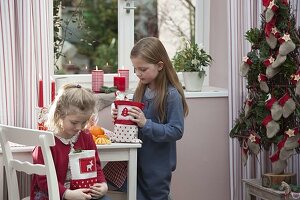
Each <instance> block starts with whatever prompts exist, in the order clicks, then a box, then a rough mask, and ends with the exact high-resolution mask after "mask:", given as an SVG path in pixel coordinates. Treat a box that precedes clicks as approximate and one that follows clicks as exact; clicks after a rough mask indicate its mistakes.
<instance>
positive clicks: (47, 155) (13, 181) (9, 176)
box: [0, 124, 60, 200]
mask: <svg viewBox="0 0 300 200" xmlns="http://www.w3.org/2000/svg"><path fill="white" fill-rule="evenodd" d="M0 142H1V148H2V152H3V163H4V166H5V171H6V180H7V187H8V196H9V199H10V200H20V194H19V193H18V192H17V191H18V188H17V186H18V180H17V174H16V171H20V172H24V173H26V174H38V175H46V177H47V184H48V194H49V199H50V200H58V199H60V198H59V190H58V182H57V176H56V171H55V168H54V163H53V158H52V154H51V151H50V146H54V145H55V140H54V136H53V133H51V132H47V131H39V130H33V129H27V128H18V127H12V126H6V125H1V124H0ZM10 142H13V143H17V144H22V145H26V146H40V147H41V149H42V153H43V157H44V162H45V165H40V164H32V163H29V162H27V161H26V162H23V161H20V160H17V159H14V157H13V154H12V151H11V146H10V145H11V143H10ZM0 167H2V166H0ZM1 198H2V197H1ZM25 199H29V197H26V198H25Z"/></svg>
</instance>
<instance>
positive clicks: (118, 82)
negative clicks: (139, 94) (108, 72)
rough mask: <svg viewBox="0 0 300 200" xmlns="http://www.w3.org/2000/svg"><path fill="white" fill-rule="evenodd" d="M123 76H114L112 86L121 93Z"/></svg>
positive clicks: (123, 82)
mask: <svg viewBox="0 0 300 200" xmlns="http://www.w3.org/2000/svg"><path fill="white" fill-rule="evenodd" d="M125 80H126V79H125V76H115V77H114V86H115V87H116V88H117V89H118V90H119V91H121V92H125Z"/></svg>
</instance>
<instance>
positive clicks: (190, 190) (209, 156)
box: [172, 97, 230, 200]
mask: <svg viewBox="0 0 300 200" xmlns="http://www.w3.org/2000/svg"><path fill="white" fill-rule="evenodd" d="M188 104H189V107H190V114H189V116H188V117H187V118H186V121H185V132H184V136H183V138H182V139H181V140H180V141H179V142H178V143H177V156H178V158H177V161H178V163H177V169H176V171H175V172H174V174H173V179H172V181H173V182H172V195H173V198H174V200H182V199H205V200H216V199H222V200H229V199H230V188H229V186H230V184H229V149H228V148H229V147H228V141H229V137H228V106H227V105H228V98H227V97H226V98H195V99H188Z"/></svg>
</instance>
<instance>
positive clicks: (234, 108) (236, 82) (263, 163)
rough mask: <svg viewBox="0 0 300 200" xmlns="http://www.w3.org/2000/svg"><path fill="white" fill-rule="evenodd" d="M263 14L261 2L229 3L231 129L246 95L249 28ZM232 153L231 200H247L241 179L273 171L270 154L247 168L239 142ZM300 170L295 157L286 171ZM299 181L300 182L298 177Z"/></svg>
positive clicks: (296, 7)
mask: <svg viewBox="0 0 300 200" xmlns="http://www.w3.org/2000/svg"><path fill="white" fill-rule="evenodd" d="M290 2H291V5H292V6H293V9H294V10H295V13H296V18H297V22H298V23H299V18H300V16H299V14H297V13H299V10H300V5H299V4H300V3H299V2H298V1H297V0H291V1H290ZM262 10H263V7H262V0H247V1H240V0H229V1H228V23H229V29H228V31H229V32H228V33H229V34H228V35H229V38H228V39H229V47H230V49H229V53H228V54H229V55H228V56H229V115H230V116H229V120H230V122H229V123H230V124H229V126H230V128H232V127H233V125H234V121H235V119H237V117H238V114H239V110H240V109H241V108H242V104H243V102H244V100H245V97H246V95H247V90H246V80H245V79H244V78H242V77H241V76H240V74H239V65H240V63H241V61H242V57H243V56H246V55H247V53H248V52H249V51H250V43H249V42H248V41H246V40H245V37H244V35H245V33H246V31H248V30H249V29H250V28H255V27H257V28H260V26H261V19H260V15H261V12H262ZM298 26H299V24H298ZM229 149H230V153H229V154H230V188H231V200H241V199H244V197H243V183H242V179H248V178H260V177H261V174H263V173H266V172H270V171H271V166H270V161H269V154H268V152H265V151H264V152H262V153H261V154H259V156H258V157H257V158H254V157H252V158H251V157H249V159H248V162H247V165H246V166H243V165H242V162H241V148H240V146H239V143H238V141H237V139H231V140H230V143H229ZM299 166H300V163H299V156H298V155H295V156H293V157H292V158H290V159H289V167H288V169H287V171H289V172H298V169H299ZM298 180H300V179H299V174H298Z"/></svg>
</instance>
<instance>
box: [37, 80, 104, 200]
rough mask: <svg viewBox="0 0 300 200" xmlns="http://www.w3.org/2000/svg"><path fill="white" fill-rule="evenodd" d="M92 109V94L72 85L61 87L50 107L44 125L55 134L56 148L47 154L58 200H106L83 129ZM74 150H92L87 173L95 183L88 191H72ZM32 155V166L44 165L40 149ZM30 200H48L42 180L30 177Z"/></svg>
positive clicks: (94, 155)
mask: <svg viewBox="0 0 300 200" xmlns="http://www.w3.org/2000/svg"><path fill="white" fill-rule="evenodd" d="M94 107H95V100H94V96H93V94H92V92H91V91H90V90H88V89H85V88H83V87H81V86H80V85H73V84H67V85H64V86H63V87H62V89H61V90H60V91H59V93H58V95H57V96H56V98H55V100H54V103H53V105H52V106H51V107H50V110H49V115H48V121H47V123H46V125H47V127H48V130H51V131H53V132H54V134H55V143H56V144H55V146H54V147H52V148H51V153H52V156H53V161H54V165H55V168H56V174H57V180H58V187H59V193H60V198H61V199H72V200H87V199H101V200H107V199H108V197H106V196H105V194H106V192H107V184H106V181H105V177H104V174H103V172H102V169H101V164H100V160H99V156H98V152H97V148H96V145H95V143H94V141H93V138H92V135H91V134H90V133H89V131H88V130H86V129H84V128H85V126H86V124H87V122H88V121H89V119H90V118H91V116H92V114H93V113H94ZM75 150H77V151H81V150H92V158H94V159H93V160H91V161H90V165H91V166H89V167H90V168H89V171H92V172H94V174H95V177H94V180H95V183H94V184H92V185H91V186H90V187H85V188H80V189H73V185H72V173H71V167H72V166H71V165H70V162H71V160H70V158H71V156H70V155H71V154H72V153H74V152H76V151H75ZM69 154H70V155H69ZM32 155H33V162H34V163H41V164H43V163H44V161H43V155H42V152H41V149H40V147H36V148H35V149H34V150H33V153H32ZM89 158H91V157H89ZM93 162H94V163H93ZM31 199H32V200H44V199H48V195H47V182H46V177H45V176H38V175H34V177H33V180H32V187H31Z"/></svg>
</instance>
